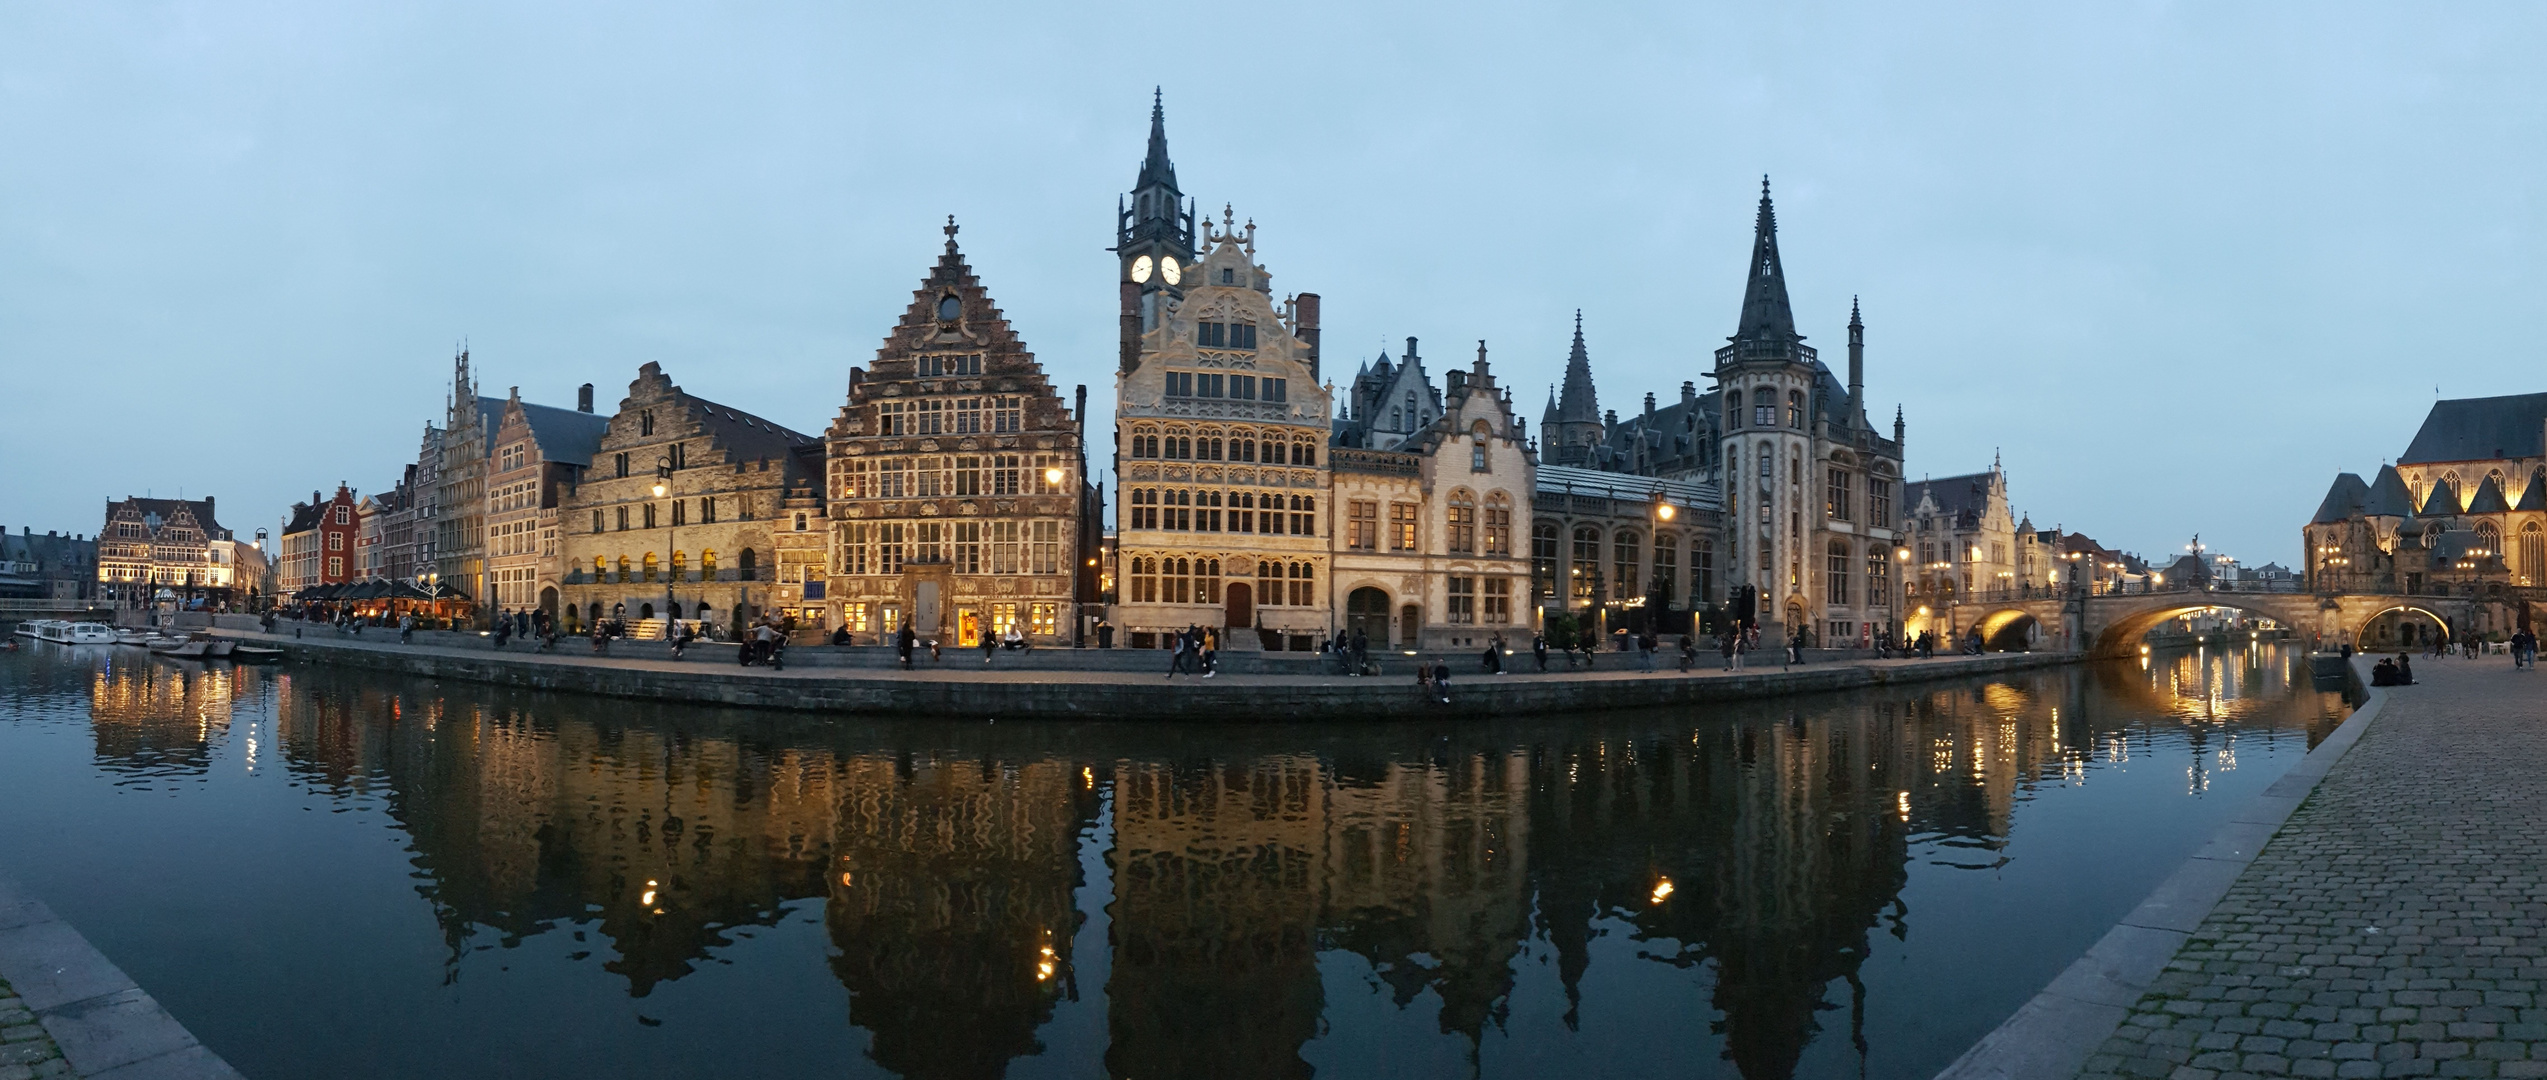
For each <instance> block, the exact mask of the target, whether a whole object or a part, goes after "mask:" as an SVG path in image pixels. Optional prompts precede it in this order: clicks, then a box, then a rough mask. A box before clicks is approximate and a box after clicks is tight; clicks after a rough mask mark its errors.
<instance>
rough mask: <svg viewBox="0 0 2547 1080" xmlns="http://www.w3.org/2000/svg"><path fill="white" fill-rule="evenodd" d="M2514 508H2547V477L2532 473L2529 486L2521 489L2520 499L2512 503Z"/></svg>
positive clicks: (2521, 509) (2523, 509)
mask: <svg viewBox="0 0 2547 1080" xmlns="http://www.w3.org/2000/svg"><path fill="white" fill-rule="evenodd" d="M2512 509H2514V510H2520V511H2530V510H2547V477H2541V476H2538V475H2536V474H2532V475H2531V476H2530V478H2529V486H2528V487H2525V488H2522V489H2521V491H2520V501H2519V502H2517V503H2514V504H2512Z"/></svg>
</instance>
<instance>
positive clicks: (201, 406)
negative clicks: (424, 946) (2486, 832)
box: [0, 0, 2547, 564]
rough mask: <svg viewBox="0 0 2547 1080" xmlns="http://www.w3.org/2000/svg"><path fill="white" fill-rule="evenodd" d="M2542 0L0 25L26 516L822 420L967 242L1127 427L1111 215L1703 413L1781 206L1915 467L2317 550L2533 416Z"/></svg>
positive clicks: (704, 6)
mask: <svg viewBox="0 0 2547 1080" xmlns="http://www.w3.org/2000/svg"><path fill="white" fill-rule="evenodd" d="M2542 46H2547V6H2540V5H2535V4H2501V5H2489V4H2479V3H2469V4H2451V5H2347V4H2339V3H2329V4H2308V5H2300V4H2216V3H2184V4H2174V3H2115V4H2098V5H2041V4H2016V3H1969V4H1954V5H1940V4H1926V5H1921V4H1865V5H1830V4H1816V3H1799V4H1778V5H1727V6H1714V5H1700V4H1690V3H1668V4H1657V5H1652V6H1634V5H1616V6H1607V5H1591V4H1540V5H1514V4H1497V3H1491V2H1488V3H1478V4H1469V5H1457V6H1451V5H1443V6H1438V7H1433V6H1411V5H1387V4H1371V3H1344V4H1323V3H1316V2H1297V3H1287V4H1282V5H1276V6H1271V7H1264V8H1249V7H1231V6H1221V7H1189V8H1169V7H1162V6H1151V5H1108V4H1097V3H1088V4H1066V5H1065V4H1021V5H1007V4H999V3H977V4H967V5H919V4H876V3H867V4H860V3H850V4H841V3H815V4H793V3H783V2H770V3H750V4H743V3H684V4H646V3H610V4H602V3H573V2H564V3H548V4H519V3H484V4H478V3H467V2H450V3H433V4H412V3H397V2H381V3H364V4H322V3H257V2H225V3H220V4H212V3H162V4H138V3H136V4H116V3H89V2H77V3H74V2H56V0H13V2H11V3H9V4H7V5H5V6H0V403H4V404H0V454H6V456H7V458H8V459H9V460H10V461H11V462H13V463H14V464H15V465H16V467H15V468H10V469H6V470H0V525H6V526H8V527H10V528H12V529H16V528H23V527H29V526H32V527H33V528H34V529H35V531H37V532H39V533H41V532H44V531H47V530H60V531H63V532H84V533H92V534H93V533H94V532H96V531H97V529H98V528H99V526H100V524H101V522H102V519H103V508H104V503H105V502H106V501H107V500H109V499H114V498H120V497H123V496H125V495H139V494H146V493H147V494H155V495H159V496H162V497H165V496H170V495H175V494H179V493H180V492H182V493H183V494H185V495H186V496H188V497H196V498H199V497H201V496H203V495H206V494H213V495H217V496H218V497H219V500H220V504H219V505H220V511H219V512H220V517H221V520H222V523H223V524H224V525H226V526H228V527H230V528H232V529H234V530H237V531H238V532H240V533H241V534H243V535H244V534H247V533H249V532H251V531H253V530H254V529H255V528H256V527H258V526H266V527H269V528H271V527H274V526H275V524H276V523H277V521H278V520H279V519H280V517H281V516H282V515H283V514H285V513H286V512H287V510H288V507H289V504H290V503H291V502H293V501H294V500H296V499H303V498H307V497H308V494H309V492H310V491H312V490H313V489H318V488H326V489H329V490H331V491H332V490H333V488H334V486H335V485H336V484H337V483H339V482H342V483H346V484H349V485H351V486H353V487H354V488H355V489H356V490H357V491H362V492H369V491H373V490H378V489H381V488H386V487H388V486H390V485H391V484H392V483H394V482H395V480H396V479H397V477H398V475H399V472H400V470H401V468H402V467H403V466H404V465H405V464H406V463H407V462H410V461H413V460H414V457H415V451H416V448H417V443H418V440H419V437H420V436H421V434H422V432H423V429H424V425H425V424H427V423H428V422H432V421H435V420H437V419H438V418H439V417H440V415H441V410H442V402H443V399H444V395H445V393H446V392H447V390H448V380H449V377H450V368H451V364H450V358H451V354H452V352H453V351H454V350H455V348H456V347H457V346H459V345H460V344H461V343H462V342H463V341H465V342H466V343H467V345H468V347H469V348H470V350H471V352H472V354H473V358H474V362H475V365H476V367H477V370H478V371H479V373H480V380H481V385H480V388H481V390H482V391H484V392H487V393H491V394H496V395H502V394H504V393H505V392H506V391H507V389H508V388H510V387H514V386H519V387H520V388H521V392H522V394H523V396H524V397H525V398H526V399H528V400H532V401H536V402H544V403H548V404H555V405H561V406H567V407H571V406H572V405H573V403H574V393H575V387H576V386H577V385H578V384H581V383H584V382H592V383H594V384H596V385H597V386H598V387H599V395H598V396H599V397H600V399H601V401H602V407H603V408H604V409H607V408H609V407H610V405H611V403H612V402H615V401H616V400H617V399H618V398H619V397H620V396H622V395H623V394H624V393H625V389H624V388H625V386H626V384H627V382H628V381H629V380H630V379H633V378H634V377H635V372H636V368H637V367H638V365H640V364H643V363H645V362H647V361H659V362H661V363H662V364H663V365H664V368H665V369H666V371H667V372H668V373H669V374H671V376H672V377H673V378H674V380H675V381H677V382H679V383H680V384H681V385H682V386H683V387H684V388H686V389H688V390H690V391H691V392H693V393H696V394H699V395H701V396H703V397H707V398H710V399H713V400H716V401H719V402H721V403H724V404H728V405H731V406H734V407H736V408H740V409H744V410H748V411H752V412H756V413H759V414H760V415H763V416H766V417H768V418H770V419H772V420H775V421H777V422H779V423H782V424H786V425H788V426H791V427H794V428H796V429H798V430H800V431H806V432H820V431H821V430H822V429H823V428H824V427H825V426H826V425H828V424H829V423H830V421H831V420H832V418H833V416H834V414H835V413H836V412H837V411H838V410H839V408H840V407H841V405H842V403H843V402H844V401H845V398H846V386H847V379H848V373H849V369H850V368H851V367H852V366H856V365H861V364H865V363H867V362H869V361H871V360H872V359H873V357H874V355H875V349H876V348H877V346H878V345H879V344H881V342H882V341H883V338H884V335H885V333H886V331H887V330H888V329H889V328H890V327H891V326H892V324H893V322H894V320H895V319H896V318H898V317H899V315H900V313H901V311H902V309H903V308H904V307H905V306H906V305H907V304H908V303H909V302H910V299H911V295H912V290H913V289H915V288H916V287H917V286H918V284H919V281H920V279H921V277H922V276H923V275H924V274H925V273H926V271H927V270H928V268H929V266H930V265H931V264H932V262H933V261H934V259H935V258H936V255H937V252H938V250H939V247H940V245H941V243H942V242H943V240H944V236H943V235H942V234H941V232H940V231H939V230H940V227H941V226H942V225H943V224H944V222H945V219H946V216H947V215H949V214H952V215H954V216H955V218H956V220H957V221H958V222H959V223H960V224H961V226H962V229H963V231H962V233H961V235H960V237H959V239H960V240H961V242H962V244H963V246H964V250H965V253H966V255H967V256H968V257H969V259H970V261H971V262H972V265H973V266H974V268H975V269H976V270H977V271H978V272H979V273H980V274H981V276H982V280H983V282H984V284H985V285H986V286H987V287H988V288H989V289H990V291H991V294H992V296H993V297H994V298H995V299H996V300H997V301H998V302H999V304H1000V305H1001V307H1002V308H1003V309H1004V311H1005V312H1006V313H1007V314H1008V316H1009V318H1010V319H1011V321H1012V323H1013V324H1014V325H1015V326H1016V327H1017V329H1018V330H1019V332H1020V333H1021V334H1022V335H1023V336H1024V338H1025V339H1026V342H1027V344H1028V346H1029V347H1030V348H1032V349H1033V350H1034V351H1035V353H1036V355H1037V357H1038V358H1039V359H1040V360H1041V362H1042V363H1043V364H1044V367H1045V370H1046V372H1047V373H1048V374H1049V375H1050V376H1051V377H1052V379H1053V380H1054V381H1055V382H1056V383H1057V384H1059V385H1060V386H1061V387H1062V388H1063V392H1064V393H1065V394H1067V393H1068V388H1069V387H1070V386H1072V385H1074V384H1080V383H1085V384H1087V385H1088V386H1089V390H1090V400H1091V405H1092V410H1093V411H1094V413H1095V417H1096V420H1095V423H1094V424H1092V429H1093V430H1103V429H1104V422H1105V418H1106V417H1107V415H1108V413H1109V412H1110V410H1111V408H1112V403H1113V394H1112V381H1111V377H1110V373H1111V371H1112V370H1113V367H1112V365H1113V358H1114V356H1115V332H1116V331H1115V314H1114V307H1115V299H1114V297H1115V289H1114V282H1115V275H1116V273H1117V268H1116V265H1115V263H1114V260H1113V257H1112V256H1111V255H1110V254H1108V253H1107V251H1106V248H1107V247H1108V246H1109V245H1110V244H1111V242H1112V239H1113V234H1112V229H1113V217H1112V215H1113V211H1114V206H1115V199H1116V197H1117V196H1118V195H1119V194H1121V193H1122V192H1124V191H1125V190H1126V189H1128V188H1129V187H1130V185H1131V183H1132V181H1133V178H1134V175H1135V172H1136V171H1137V168H1138V165H1139V163H1140V159H1141V154H1142V150H1143V144H1144V140H1145V137H1146V135H1147V128H1148V112H1149V105H1150V95H1151V91H1152V89H1153V87H1158V88H1161V89H1162V91H1163V93H1164V94H1165V98H1166V108H1167V122H1168V136H1169V144H1170V148H1171V151H1172V153H1173V156H1174V158H1175V162H1176V166H1177V172H1178V178H1179V180H1180V182H1181V183H1182V186H1183V187H1184V189H1185V190H1186V192H1187V193H1188V194H1190V195H1193V196H1196V197H1197V198H1198V199H1199V200H1200V202H1201V203H1202V204H1203V205H1204V206H1206V207H1208V208H1210V209H1212V210H1213V211H1215V212H1217V211H1218V210H1219V208H1220V207H1221V206H1222V205H1223V204H1224V203H1227V204H1230V205H1232V206H1234V207H1235V210H1236V212H1237V214H1238V215H1239V217H1240V219H1241V220H1249V219H1252V220H1253V221H1254V222H1255V223H1256V224H1257V226H1258V233H1257V237H1258V246H1257V253H1258V257H1259V259H1260V261H1262V262H1263V263H1264V264H1265V265H1266V267H1267V268H1268V269H1269V270H1270V272H1271V273H1272V275H1273V288H1274V290H1275V292H1276V294H1277V295H1285V294H1289V293H1294V292H1316V293H1319V294H1320V295H1321V296H1322V297H1323V298H1324V316H1323V324H1324V328H1325V340H1324V352H1325V358H1326V365H1327V369H1328V371H1329V373H1330V375H1331V377H1332V376H1335V375H1337V374H1339V373H1340V374H1341V375H1342V377H1345V378H1349V377H1350V372H1351V370H1352V368H1353V366H1354V365H1355V364H1356V363H1357V362H1359V361H1362V360H1367V359H1369V358H1370V357H1371V356H1373V355H1375V354H1377V353H1378V352H1379V351H1380V350H1381V349H1382V348H1386V349H1387V350H1388V351H1389V353H1390V354H1391V355H1392V356H1394V355H1396V354H1397V352H1398V351H1399V348H1400V345H1401V343H1402V341H1403V339H1404V338H1406V337H1408V336H1410V335H1411V336H1416V337H1419V338H1421V339H1422V341H1423V343H1424V344H1423V347H1422V348H1423V353H1424V355H1425V356H1426V357H1427V358H1428V359H1429V360H1430V361H1431V366H1432V369H1433V370H1434V371H1435V372H1436V374H1437V375H1438V373H1439V372H1440V371H1442V370H1444V369H1445V368H1446V367H1448V366H1450V365H1452V364H1455V363H1463V362H1464V361H1465V360H1467V359H1468V358H1469V357H1471V356H1473V355H1474V352H1475V349H1476V343H1477V342H1478V341H1479V340H1481V339H1482V340H1484V341H1485V342H1486V344H1487V346H1488V349H1489V350H1490V352H1489V356H1490V359H1491V360H1492V362H1493V365H1494V371H1495V373H1496V375H1497V376H1498V378H1500V379H1501V380H1503V381H1504V382H1505V383H1506V384H1507V385H1509V386H1512V387H1514V388H1515V394H1514V397H1515V400H1516V402H1517V403H1518V404H1520V405H1521V406H1522V407H1523V412H1524V414H1525V416H1526V417H1527V418H1528V419H1529V420H1530V421H1531V422H1532V423H1533V424H1535V423H1536V421H1537V419H1538V413H1539V409H1540V408H1541V406H1542V405H1543V404H1544V403H1545V401H1546V395H1547V387H1548V386H1549V385H1550V384H1552V383H1554V382H1556V381H1557V380H1558V379H1559V377H1560V376H1561V374H1562V371H1563V365H1564V358H1565V351H1566V347H1567V343H1568V336H1569V333H1570V330H1571V323H1572V320H1573V318H1574V313H1575V311H1576V310H1577V309H1578V308H1579V309H1581V311H1582V313H1583V325H1584V335H1585V338H1586V340H1587V343H1588V345H1589V349H1590V354H1591V358H1592V368H1593V373H1594V376H1595V378H1596V380H1597V382H1598V385H1599V388H1600V393H1601V404H1602V406H1603V407H1604V408H1616V409H1619V410H1620V411H1621V412H1628V411H1633V410H1635V409H1637V408H1639V407H1640V406H1641V402H1642V399H1643V396H1644V395H1645V394H1647V393H1653V394H1656V395H1658V396H1659V397H1661V398H1662V399H1663V400H1665V401H1669V400H1671V399H1673V398H1674V397H1676V395H1677V393H1678V388H1679V386H1680V384H1681V383H1682V382H1684V381H1692V380H1695V381H1697V382H1698V383H1699V385H1700V386H1701V387H1702V388H1703V387H1705V386H1707V385H1708V383H1707V382H1706V372H1707V369H1708V367H1709V366H1710V365H1711V363H1712V361H1711V353H1712V350H1713V348H1714V347H1715V346H1716V345H1717V344H1720V343H1721V342H1722V341H1723V340H1724V338H1725V336H1726V335H1728V334H1730V333H1732V332H1733V329H1734V323H1735V317H1736V314H1737V312H1738V308H1739V306H1740V302H1741V293H1742V284H1743V269H1744V265H1745V263H1746V261H1747V258H1748V255H1749V251H1750V242H1751V228H1752V219H1753V210H1754V207H1755V204H1756V201H1757V199H1758V195H1759V184H1760V178H1761V177H1762V176H1763V175H1767V176H1769V177H1770V178H1771V179H1772V180H1773V182H1774V184H1775V194H1776V198H1777V205H1778V221H1779V226H1780V243H1781V248H1782V253H1783V256H1784V260H1785V265H1786V268H1787V271H1788V275H1789V287H1790V290H1791V293H1792V296H1793V300H1794V305H1795V312H1796V318H1797V322H1798V328H1799V329H1800V330H1801V331H1802V332H1803V333H1805V334H1806V335H1807V337H1808V339H1809V340H1810V341H1811V342H1812V343H1813V344H1816V345H1818V346H1820V347H1822V348H1824V349H1825V350H1827V352H1826V354H1825V355H1826V358H1828V359H1829V360H1830V361H1833V362H1836V361H1837V360H1838V359H1840V358H1841V357H1842V356H1843V355H1844V345H1845V341H1846V332H1845V329H1844V327H1845V325H1846V322H1847V317H1848V309H1849V302H1850V298H1851V297H1857V298H1859V300H1860V302H1861V303H1862V304H1863V307H1864V312H1865V320H1866V326H1867V376H1866V379H1867V391H1868V397H1869V402H1870V406H1871V407H1870V409H1869V411H1870V412H1872V413H1876V414H1880V415H1884V416H1889V415H1890V413H1891V412H1892V409H1893V407H1894V406H1896V405H1898V406H1899V407H1900V408H1901V409H1902V410H1903V412H1904V413H1905V415H1906V417H1907V421H1908V444H1907V459H1908V460H1907V463H1906V470H1907V472H1908V473H1909V474H1910V475H1911V476H1913V477H1917V476H1921V475H1931V476H1945V475H1952V474H1957V473H1965V472H1971V471H1976V470H1980V469H1985V468H1987V467H1988V466H1989V464H1990V461H1991V459H1992V457H1993V455H1994V454H1995V455H1998V456H1999V457H2000V459H2001V460H2002V461H2003V462H2004V464H2005V467H2006V469H2007V471H2008V480H2009V486H2010V490H2011V493H2012V496H2013V499H2014V502H2015V504H2016V507H2017V509H2018V510H2019V511H2021V512H2023V513H2025V514H2027V515H2029V516H2030V517H2031V518H2032V519H2033V520H2034V522H2035V523H2036V524H2037V525H2040V526H2050V525H2053V524H2059V525H2062V526H2065V527H2067V528H2070V529H2074V530H2079V531H2083V532H2086V533H2088V534H2090V535H2092V536H2094V537H2096V538H2097V539H2099V540H2100V541H2103V542H2104V543H2106V544H2108V545H2111V546H2116V547H2121V548H2126V549H2131V550H2136V551H2140V552H2142V553H2143V554H2146V555H2149V556H2152V557H2162V556H2164V555H2166V554H2168V553H2170V552H2173V551H2176V550H2180V549H2181V547H2182V545H2183V544H2184V543H2185V542H2186V541H2187V540H2188V539H2189V538H2190V537H2191V536H2192V534H2194V533H2196V532H2199V533H2200V534H2201V535H2202V538H2203V541H2204V543H2205V545H2206V546H2207V547H2209V548H2210V549H2211V550H2213V551H2215V552H2218V553H2223V554H2229V555H2234V556H2238V557H2240V558H2244V559H2246V560H2247V561H2248V562H2250V563H2261V562H2264V561H2267V560H2280V561H2282V562H2284V563H2286V564H2289V563H2293V562H2295V560H2296V559H2297V558H2298V549H2299V546H2300V541H2299V528H2300V526H2301V525H2302V524H2303V523H2304V522H2305V521H2306V520H2307V518H2308V517H2309V515H2310V513H2311V512H2312V511H2313V510H2314V509H2315V508H2316V505H2317V503H2318V501H2319V499H2320V498H2321V497H2322V496H2323V494H2324V493H2325V490H2326V488H2327V485H2328V484H2329V483H2330V482H2331V481H2332V479H2333V477H2334V475H2335V474H2336V473H2337V472H2338V471H2340V470H2351V471H2355V472H2359V473H2361V474H2363V475H2365V476H2367V475H2369V474H2370V473H2372V472H2373V471H2375V470H2376V469H2377V468H2378V467H2379V465H2380V464H2381V463H2382V462H2384V461H2387V460H2389V459H2390V458H2391V457H2393V456H2394V455H2395V454H2397V453H2398V452H2400V451H2401V450H2403V448H2404V447H2405V445H2406V442H2407V440H2408V439H2409V438H2410V437H2411V436H2412V434H2413V432H2414V430H2415V428H2416V426H2417V425H2418V424H2419V423H2420V422H2421V420H2422V418H2423V415H2424V413H2425V412H2426V410H2427V409H2429V407H2430V404H2431V402H2432V401H2433V400H2434V399H2435V397H2436V396H2439V397H2475V396H2484V395H2491V394H2508V393H2522V392H2531V391H2538V390H2541V389H2547V387H2543V386H2542V385H2541V383H2542V381H2543V380H2542V378H2541V372H2542V368H2541V365H2540V353H2541V348H2540V345H2539V342H2538V335H2537V333H2536V332H2535V324H2536V323H2537V322H2538V321H2539V316H2540V314H2541V312H2540V300H2539V298H2540V297H2541V296H2542V295H2547V245H2542V243H2541V241H2542V239H2547V237H2542V235H2541V233H2542V225H2547V222H2543V221H2542V195H2547V167H2542V166H2547V65H2541V64H2539V63H2538V62H2537V57H2538V56H2539V55H2541V53H2542Z"/></svg>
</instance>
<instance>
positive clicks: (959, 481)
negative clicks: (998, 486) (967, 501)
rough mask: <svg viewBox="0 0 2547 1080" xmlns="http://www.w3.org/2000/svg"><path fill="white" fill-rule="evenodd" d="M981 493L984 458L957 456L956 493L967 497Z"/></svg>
mask: <svg viewBox="0 0 2547 1080" xmlns="http://www.w3.org/2000/svg"><path fill="white" fill-rule="evenodd" d="M981 493H982V459H980V458H977V457H959V458H956V459H955V494H956V495H957V496H959V497H965V496H975V495H980V494H981Z"/></svg>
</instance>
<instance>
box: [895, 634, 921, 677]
mask: <svg viewBox="0 0 2547 1080" xmlns="http://www.w3.org/2000/svg"><path fill="white" fill-rule="evenodd" d="M919 638H920V636H919V635H918V634H914V633H912V632H911V624H909V623H904V624H902V629H900V630H896V631H894V633H893V654H894V655H895V656H898V657H901V658H902V670H904V671H909V670H911V649H912V647H913V646H915V645H917V644H919Z"/></svg>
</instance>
